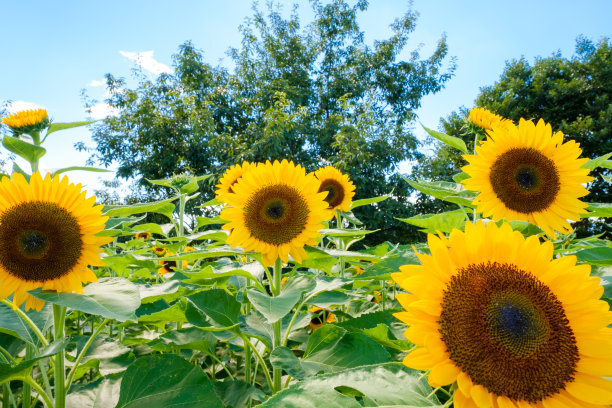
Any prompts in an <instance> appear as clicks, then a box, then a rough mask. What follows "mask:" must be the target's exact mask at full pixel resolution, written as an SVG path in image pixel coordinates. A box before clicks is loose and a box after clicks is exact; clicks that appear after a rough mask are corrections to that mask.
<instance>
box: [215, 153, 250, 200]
mask: <svg viewBox="0 0 612 408" xmlns="http://www.w3.org/2000/svg"><path fill="white" fill-rule="evenodd" d="M256 166H257V165H256V164H255V163H249V162H246V161H245V162H242V164H236V165H234V166H232V167H230V168H229V169H227V170H226V171H225V173H223V176H221V178H220V179H219V184H217V186H216V187H217V191H216V194H217V196H218V198H219V199H220V200H222V201H225V199H224V198H223V197H224V196H225V195H226V194H228V193H233V192H234V190H233V186H234V184H236V182H237V181H238V180H240V178H241V177H242V176H243V175H244V174H245V173H246V172H247V171H249V169H251V168H254V167H256Z"/></svg>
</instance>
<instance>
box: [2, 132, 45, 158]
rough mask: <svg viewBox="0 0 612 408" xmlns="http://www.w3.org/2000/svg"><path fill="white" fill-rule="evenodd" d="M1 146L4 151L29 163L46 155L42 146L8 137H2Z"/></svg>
mask: <svg viewBox="0 0 612 408" xmlns="http://www.w3.org/2000/svg"><path fill="white" fill-rule="evenodd" d="M2 145H3V146H4V147H5V148H6V150H8V151H10V152H11V153H15V154H16V155H18V156H21V157H23V158H24V159H26V160H27V161H28V162H30V163H33V162H35V161H37V160H39V159H40V158H41V157H43V156H44V155H45V153H47V149H45V148H44V147H42V146H37V145H33V144H31V143H28V142H25V141H23V140H21V139H17V138H16V137H13V136H9V135H4V138H3V139H2Z"/></svg>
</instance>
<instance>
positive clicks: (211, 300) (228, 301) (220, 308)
mask: <svg viewBox="0 0 612 408" xmlns="http://www.w3.org/2000/svg"><path fill="white" fill-rule="evenodd" d="M185 316H186V317H187V321H189V323H191V324H193V325H194V326H198V327H210V326H213V327H216V328H226V327H231V326H234V325H236V324H238V317H240V303H238V301H237V300H236V298H235V297H233V296H231V295H229V294H228V293H227V292H226V291H224V290H223V289H211V290H207V291H204V292H198V293H194V294H193V295H189V296H187V308H186V310H185Z"/></svg>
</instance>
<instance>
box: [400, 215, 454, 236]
mask: <svg viewBox="0 0 612 408" xmlns="http://www.w3.org/2000/svg"><path fill="white" fill-rule="evenodd" d="M465 217H466V215H465V213H464V212H463V211H462V210H455V211H447V212H443V213H440V214H422V215H417V216H414V217H410V218H398V220H400V221H403V222H406V223H408V224H412V225H416V226H417V227H419V228H422V230H421V231H422V232H426V233H431V234H435V233H437V232H438V231H440V232H447V233H448V232H451V231H452V230H453V229H461V228H462V227H463V226H464V225H465Z"/></svg>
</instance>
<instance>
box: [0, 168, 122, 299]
mask: <svg viewBox="0 0 612 408" xmlns="http://www.w3.org/2000/svg"><path fill="white" fill-rule="evenodd" d="M86 194H87V192H86V191H81V185H80V184H78V185H74V184H69V183H68V178H67V177H64V178H62V179H60V177H59V176H56V177H54V178H51V176H50V175H47V176H45V178H44V179H43V178H42V177H41V175H40V173H38V172H36V173H34V174H33V175H32V176H31V178H30V182H29V183H28V182H27V181H26V179H25V178H24V177H23V176H22V175H21V174H18V173H15V174H13V178H12V180H11V179H10V178H8V177H4V178H3V179H2V181H1V182H0V297H1V298H6V297H8V296H10V295H11V294H12V295H13V307H15V308H17V307H19V305H21V304H22V303H23V302H24V301H25V308H26V310H29V309H36V310H40V309H41V308H42V306H43V305H44V302H43V301H41V300H38V299H36V298H34V297H33V296H31V295H29V294H28V293H27V292H28V291H30V290H32V289H36V288H42V289H44V290H54V291H56V292H78V293H82V292H83V287H82V284H83V283H86V282H95V281H96V280H97V278H96V275H95V274H94V273H93V272H92V271H91V270H89V268H88V267H87V266H88V265H92V266H101V265H102V261H101V259H100V255H99V252H101V250H100V246H101V245H103V244H106V243H108V242H110V241H112V238H109V237H98V236H96V234H97V233H98V232H100V231H102V230H103V229H104V223H105V221H106V220H107V219H108V217H105V216H103V215H102V206H101V205H97V206H96V205H95V201H96V198H95V197H90V198H87V199H86V198H85V195H86Z"/></svg>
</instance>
